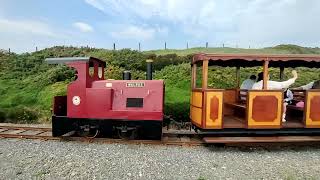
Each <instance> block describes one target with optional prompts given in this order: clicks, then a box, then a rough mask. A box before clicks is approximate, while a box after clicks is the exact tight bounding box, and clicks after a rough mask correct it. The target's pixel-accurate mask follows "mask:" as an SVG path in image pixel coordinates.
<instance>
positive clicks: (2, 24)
mask: <svg viewBox="0 0 320 180" xmlns="http://www.w3.org/2000/svg"><path fill="white" fill-rule="evenodd" d="M0 32H2V33H11V34H30V33H31V34H34V35H39V36H49V37H57V36H58V34H56V33H55V32H53V30H52V29H51V28H50V26H49V25H48V24H46V23H44V22H41V21H33V20H13V19H4V18H2V19H0Z"/></svg>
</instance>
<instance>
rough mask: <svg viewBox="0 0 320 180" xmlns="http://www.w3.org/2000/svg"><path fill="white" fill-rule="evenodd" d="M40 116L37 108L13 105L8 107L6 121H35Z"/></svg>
mask: <svg viewBox="0 0 320 180" xmlns="http://www.w3.org/2000/svg"><path fill="white" fill-rule="evenodd" d="M39 117H40V113H39V110H37V109H33V108H28V107H20V106H18V107H15V108H11V109H8V114H7V120H6V122H11V123H35V122H37V120H38V118H39Z"/></svg>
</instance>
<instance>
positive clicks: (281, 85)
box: [252, 70, 298, 122]
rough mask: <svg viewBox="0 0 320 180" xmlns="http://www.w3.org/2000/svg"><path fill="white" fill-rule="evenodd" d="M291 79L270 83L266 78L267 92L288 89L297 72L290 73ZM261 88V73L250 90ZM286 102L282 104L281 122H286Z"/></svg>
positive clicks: (295, 78)
mask: <svg viewBox="0 0 320 180" xmlns="http://www.w3.org/2000/svg"><path fill="white" fill-rule="evenodd" d="M292 75H293V77H292V78H291V79H288V80H287V81H282V82H279V81H270V80H269V78H270V77H268V83H267V89H268V90H285V89H288V88H289V87H290V86H291V85H292V84H294V83H295V81H296V80H297V78H298V73H297V71H295V70H293V71H292ZM262 86H263V73H262V72H261V73H259V74H258V80H257V82H256V83H255V84H254V85H253V86H252V89H262ZM287 105H288V103H287V102H284V103H283V114H282V122H286V119H285V118H286V111H287Z"/></svg>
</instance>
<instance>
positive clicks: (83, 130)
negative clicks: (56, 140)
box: [77, 125, 100, 138]
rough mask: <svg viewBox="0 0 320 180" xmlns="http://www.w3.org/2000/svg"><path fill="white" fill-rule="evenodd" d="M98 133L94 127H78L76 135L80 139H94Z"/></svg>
mask: <svg viewBox="0 0 320 180" xmlns="http://www.w3.org/2000/svg"><path fill="white" fill-rule="evenodd" d="M99 133H100V131H99V129H98V128H97V127H94V126H89V125H85V126H80V128H79V129H78V131H77V134H78V135H79V136H81V137H86V138H95V137H97V136H98V135H99Z"/></svg>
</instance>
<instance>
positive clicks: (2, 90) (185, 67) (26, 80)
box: [0, 45, 320, 123]
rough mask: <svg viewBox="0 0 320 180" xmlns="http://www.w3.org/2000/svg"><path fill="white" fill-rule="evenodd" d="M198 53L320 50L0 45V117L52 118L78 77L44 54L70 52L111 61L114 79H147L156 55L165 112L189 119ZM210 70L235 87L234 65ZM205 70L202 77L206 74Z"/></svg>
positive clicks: (217, 81) (221, 84) (213, 82)
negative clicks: (26, 49) (19, 49)
mask: <svg viewBox="0 0 320 180" xmlns="http://www.w3.org/2000/svg"><path fill="white" fill-rule="evenodd" d="M196 52H210V53H274V54H279V53H281V54H290V53H306V54H320V49H319V48H304V47H299V46H295V45H279V46H276V47H270V48H264V49H234V48H192V49H187V50H158V51H147V52H138V51H133V50H130V49H123V50H118V51H112V50H106V49H95V48H76V47H62V46H57V47H52V48H48V49H44V50H41V51H38V52H33V53H24V54H15V53H10V54H9V53H8V52H7V51H4V50H0V122H19V123H35V122H49V121H50V114H51V111H50V108H51V103H52V97H53V96H55V95H64V94H66V87H67V84H68V83H70V82H71V81H73V79H74V72H73V70H72V69H69V68H67V67H66V66H63V65H48V64H46V63H44V59H45V58H47V57H66V56H94V57H97V58H100V59H102V60H104V61H106V62H107V68H106V69H105V76H106V77H105V78H109V79H121V77H122V72H123V71H124V70H131V72H132V78H133V79H145V70H146V69H145V68H146V64H145V60H146V59H149V58H152V59H154V70H155V74H154V77H155V79H164V80H165V83H166V93H165V95H166V104H165V105H166V106H165V113H166V114H167V115H171V116H172V117H173V118H175V119H177V120H188V116H189V115H188V112H189V96H190V79H191V74H190V73H191V72H190V61H191V59H192V54H193V53H196ZM199 70H200V69H199ZM297 70H298V73H299V78H298V81H297V82H296V85H302V84H304V83H307V82H309V81H311V80H315V79H319V74H320V71H319V70H316V69H308V68H297ZM260 71H261V69H260V68H246V69H242V70H241V78H242V80H244V79H245V78H247V77H249V75H250V74H257V73H258V72H260ZM199 72H201V71H199ZM210 72H211V73H209V86H212V87H217V88H231V87H234V84H235V68H220V67H210ZM270 73H271V77H272V79H275V80H277V79H279V69H273V68H272V69H271V71H270ZM200 74H201V73H200ZM200 74H199V76H198V77H201V76H200ZM285 74H286V75H287V76H290V77H291V74H290V69H286V70H285Z"/></svg>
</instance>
